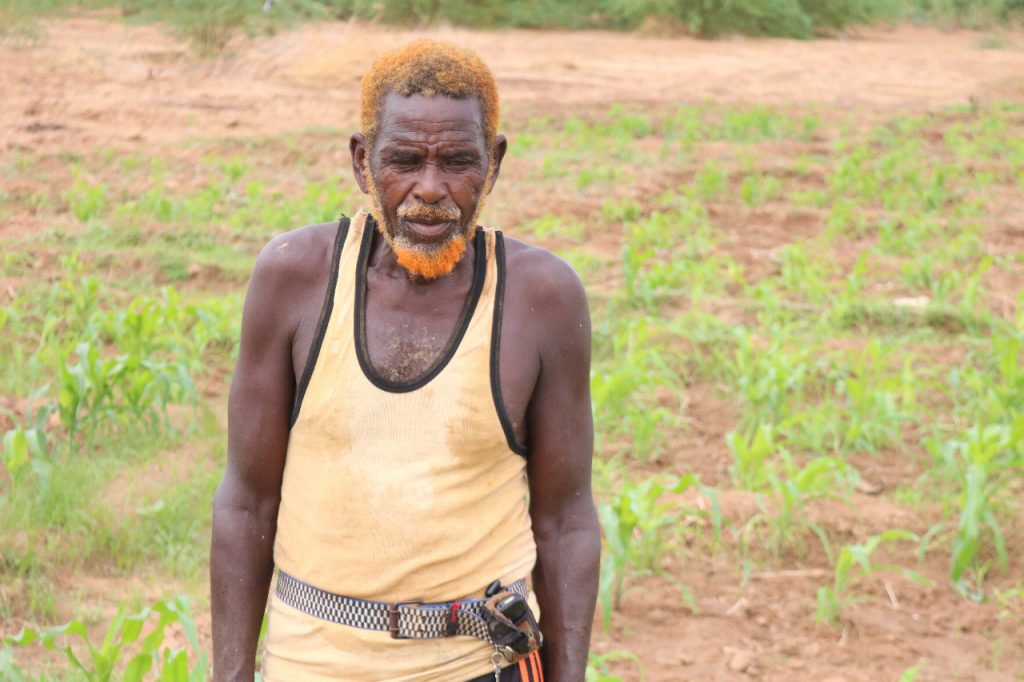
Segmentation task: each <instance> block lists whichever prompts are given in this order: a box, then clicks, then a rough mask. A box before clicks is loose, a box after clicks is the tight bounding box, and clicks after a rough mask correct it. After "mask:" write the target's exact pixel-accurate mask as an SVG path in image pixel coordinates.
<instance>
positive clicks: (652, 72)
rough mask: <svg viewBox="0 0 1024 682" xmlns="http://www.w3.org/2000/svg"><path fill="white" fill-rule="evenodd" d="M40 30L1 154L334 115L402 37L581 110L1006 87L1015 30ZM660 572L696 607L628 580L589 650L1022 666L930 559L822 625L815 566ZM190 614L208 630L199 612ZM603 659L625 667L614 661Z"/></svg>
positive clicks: (878, 522)
mask: <svg viewBox="0 0 1024 682" xmlns="http://www.w3.org/2000/svg"><path fill="white" fill-rule="evenodd" d="M44 29H45V32H44V37H43V38H42V39H41V40H39V41H37V42H35V43H25V42H22V41H14V40H11V41H8V42H7V43H6V44H4V45H0V93H2V96H0V97H2V102H3V106H2V107H0V148H2V149H3V150H4V154H7V153H11V152H12V151H14V150H18V149H32V150H36V151H58V150H61V151H80V150H89V149H97V148H100V149H108V148H109V149H118V150H126V149H128V150H130V149H139V148H145V149H147V150H149V151H151V152H153V153H156V152H157V151H158V150H163V151H167V150H173V149H174V148H175V147H176V146H177V145H180V144H181V143H182V142H183V141H184V140H186V139H188V138H191V137H196V136H202V137H228V138H230V137H239V138H251V137H254V136H260V135H264V134H273V133H281V132H286V131H294V130H300V129H304V128H309V127H314V126H326V127H343V126H347V125H351V122H353V121H355V120H356V119H357V111H358V85H359V78H360V76H361V74H362V72H363V71H364V69H365V68H366V67H367V65H368V64H369V63H370V61H371V60H372V59H373V58H374V57H375V56H376V55H378V54H380V53H382V52H384V51H386V50H388V49H390V48H392V47H394V46H396V45H398V44H400V43H402V42H404V41H407V40H409V39H410V38H413V37H419V36H423V35H431V36H436V37H439V38H444V39H449V40H454V41H457V42H459V43H463V44H465V45H467V46H469V47H471V48H473V49H475V50H477V51H478V52H479V53H480V54H481V55H482V56H483V58H484V59H485V60H486V61H487V62H488V63H489V64H490V66H491V67H492V69H493V70H494V72H495V74H496V76H497V79H498V85H499V88H500V91H501V95H502V98H503V104H504V106H505V107H506V110H507V115H508V116H509V117H510V118H513V119H515V118H516V117H526V116H529V115H531V114H534V113H537V112H547V113H551V112H563V111H564V112H570V111H571V112H577V113H586V112H589V111H594V112H597V111H602V110H604V109H605V108H606V107H607V106H608V104H609V103H611V102H627V103H639V104H645V103H649V104H651V105H652V106H660V105H665V104H670V103H673V102H701V101H705V100H711V101H715V102H722V103H736V104H751V103H767V104H777V105H785V106H794V107H803V106H810V107H815V108H817V110H818V111H819V112H821V113H822V115H823V116H825V117H826V118H827V116H828V114H829V112H833V111H842V112H848V111H855V112H856V111H863V112H864V113H865V115H867V116H872V115H875V114H880V113H882V114H884V113H887V112H892V111H896V110H900V111H920V110H928V109H934V108H938V107H942V106H946V105H951V104H963V103H969V102H987V101H995V100H1010V101H1024V48H1022V47H1020V46H1022V45H1024V39H1021V37H1020V36H1017V37H1016V38H1015V40H1013V41H1012V42H1013V45H1017V47H1013V45H1010V46H1007V47H1006V48H1004V49H980V47H979V35H978V34H974V33H966V32H964V33H942V32H938V31H935V30H925V29H910V28H901V29H898V30H886V31H871V32H863V33H860V34H857V35H853V36H849V37H846V38H843V39H833V40H819V41H815V42H800V41H787V40H757V41H754V40H739V39H737V40H723V41H719V42H703V41H697V40H692V39H687V38H673V39H664V38H653V37H644V36H637V35H619V34H610V33H598V32H584V33H562V32H539V31H514V32H512V31H509V32H495V33H483V32H474V31H469V30H463V29H451V28H445V29H437V30H431V31H417V32H415V33H413V32H408V31H399V30H390V29H386V28H382V27H378V26H373V25H367V24H363V23H335V24H320V25H311V26H306V27H302V28H299V29H296V30H294V31H290V32H284V33H281V34H279V35H276V36H273V37H269V38H261V39H257V40H246V41H243V42H240V43H239V44H238V45H236V46H235V49H234V50H233V53H232V54H231V56H228V57H224V58H221V59H219V60H216V61H205V62H203V61H197V60H195V59H193V58H191V57H190V56H189V55H188V54H187V52H186V48H185V47H184V46H183V44H182V43H180V42H179V41H177V40H176V39H174V38H173V37H171V36H170V35H169V34H168V33H166V32H163V31H161V30H160V29H159V28H158V27H153V26H142V27H138V26H126V25H123V24H121V23H119V22H117V21H114V20H112V18H110V17H104V16H102V15H99V16H97V15H90V16H83V17H79V18H72V19H64V20H60V21H54V22H48V23H46V24H45V25H44ZM168 153H171V152H168ZM3 235H4V227H3V226H2V225H0V237H2V236H3ZM750 239H751V240H752V241H753V242H756V240H757V235H750ZM688 401H689V403H688V419H689V421H690V422H691V425H692V427H693V429H692V431H691V432H690V434H689V436H688V438H689V440H688V441H687V442H686V443H685V444H682V445H681V447H680V448H679V450H678V461H675V462H673V463H671V464H672V465H673V466H674V467H676V468H680V469H682V468H689V469H692V470H696V471H700V472H702V473H704V474H706V475H707V477H708V478H709V479H711V480H714V479H715V478H716V477H721V475H722V473H723V472H724V466H725V464H724V461H725V459H724V458H725V457H726V455H727V453H726V451H725V450H724V444H723V437H724V435H725V433H726V432H727V431H728V430H729V429H730V428H732V426H733V425H734V424H735V415H734V414H732V413H731V411H730V406H729V405H728V404H724V403H722V401H720V400H718V399H717V398H715V397H714V395H713V392H712V391H710V390H707V391H705V390H702V389H701V387H696V388H694V389H693V390H692V391H691V394H690V395H689V396H688ZM221 402H222V401H221ZM872 462H873V463H872V466H874V467H876V468H877V471H876V472H874V474H873V475H874V476H875V477H877V478H879V479H882V480H885V479H886V478H888V480H889V481H890V482H891V481H892V480H893V479H894V478H904V477H906V476H907V475H908V474H907V466H908V465H907V463H906V462H905V461H902V460H901V459H900V458H899V457H885V456H883V457H881V458H877V459H874V460H872ZM910 469H911V472H912V471H913V470H914V467H913V466H912V465H910ZM722 502H723V508H724V510H725V512H726V514H727V515H730V516H735V517H737V518H740V517H742V516H743V515H744V514H749V513H750V510H752V509H753V508H754V506H753V505H754V503H753V500H752V499H750V498H749V497H746V496H745V495H744V494H742V493H731V494H728V495H723V500H722ZM816 511H817V513H819V514H820V515H821V517H822V523H823V524H824V525H826V526H827V527H828V528H829V529H831V530H836V529H838V530H840V531H842V530H844V529H849V528H852V527H853V526H856V527H857V528H858V529H861V530H863V529H865V528H867V529H869V530H871V529H875V530H882V529H884V528H887V527H892V526H893V525H899V526H901V527H905V528H909V529H911V530H914V531H917V532H923V531H924V530H927V527H926V526H925V527H919V525H920V523H921V521H920V520H919V519H916V518H914V517H913V516H910V517H908V516H907V512H906V511H905V510H904V509H903V508H900V507H896V506H894V505H892V504H891V503H890V502H888V501H887V500H886V499H884V498H882V497H877V496H872V495H868V494H858V496H857V497H856V498H855V500H854V503H853V504H852V505H851V506H838V507H829V506H824V507H822V508H820V509H818V510H816ZM876 527H877V528H876ZM667 568H668V569H669V570H670V572H671V573H672V574H674V575H676V576H679V577H680V579H681V580H682V581H683V582H685V583H686V584H687V585H688V586H689V587H690V588H691V589H692V590H693V592H694V594H695V595H696V596H697V602H698V604H699V606H700V612H699V614H697V615H692V614H691V613H690V611H689V610H688V609H687V608H686V607H685V606H684V604H683V602H682V600H681V599H680V598H679V596H678V595H679V589H680V588H679V587H678V586H676V585H673V584H671V583H670V582H666V581H665V580H661V579H649V580H645V581H642V582H641V584H640V585H639V586H636V587H634V588H633V589H631V590H630V591H628V592H627V594H626V596H625V599H624V604H623V610H622V612H621V614H619V615H617V618H616V625H615V627H614V628H613V629H612V630H611V631H610V632H607V633H605V632H601V631H600V628H597V629H596V630H595V633H596V634H595V650H596V651H598V652H608V651H631V652H633V653H635V654H637V655H638V656H639V657H640V659H641V660H642V661H643V664H644V666H643V667H644V671H645V673H646V679H648V680H666V681H668V680H672V681H676V680H742V679H748V678H752V677H756V678H759V679H766V680H828V681H831V682H841V681H850V682H852V681H853V680H883V679H888V680H893V679H896V678H897V677H899V674H900V671H902V670H904V669H906V668H909V667H911V666H913V665H915V664H916V663H917V662H918V661H921V660H924V661H926V662H927V666H926V667H925V669H924V671H923V672H922V674H921V675H920V677H918V679H919V680H926V679H927V680H932V679H934V680H945V679H959V680H1013V679H1021V677H1020V676H1021V675H1024V660H1022V657H1024V652H1022V648H1024V644H1022V642H1024V631H1022V627H1021V623H1020V621H1014V620H1013V619H1012V618H1004V617H1001V616H1000V612H999V609H998V607H997V606H994V605H992V604H987V605H976V604H973V603H971V602H968V601H965V600H963V599H961V598H959V597H956V596H955V595H953V594H952V593H951V591H950V590H949V589H948V587H947V585H948V578H946V576H945V571H946V568H945V565H944V563H942V562H941V561H938V560H937V561H935V562H934V563H933V564H929V565H925V566H924V568H923V570H922V572H923V573H925V574H926V575H928V576H930V577H932V578H934V579H935V580H936V585H937V586H936V587H921V586H917V585H913V584H911V583H909V582H907V581H904V580H902V579H899V578H887V579H882V578H880V579H879V580H878V581H876V582H871V581H867V582H864V583H863V584H862V590H863V591H865V592H868V593H871V592H873V593H874V596H873V597H872V598H870V599H868V600H865V601H864V602H863V603H861V604H858V605H856V606H854V607H853V608H851V609H850V610H849V612H848V613H844V619H845V625H844V626H843V627H841V628H839V629H833V628H828V627H819V626H815V625H814V620H813V617H812V616H813V608H814V593H815V589H816V588H817V587H818V586H819V585H822V584H825V583H826V582H827V581H828V580H829V573H828V571H827V570H826V568H827V567H826V566H823V565H818V564H814V565H793V566H787V567H785V568H784V569H779V568H778V567H775V568H774V569H772V570H760V568H759V567H758V566H754V567H753V570H752V573H751V576H750V580H749V582H748V583H747V584H746V585H745V586H744V585H743V584H742V582H741V579H740V576H739V575H738V572H737V570H736V561H735V558H734V557H721V556H720V557H718V558H716V557H713V556H709V557H708V558H707V561H706V563H705V564H703V565H699V566H695V565H693V562H692V559H691V560H689V561H688V562H687V563H686V565H683V562H682V560H674V562H673V563H671V564H670V565H669V566H668V567H667ZM1007 584H1012V581H1011V582H1009V583H1007ZM97 592H98V593H102V592H109V593H110V596H111V597H114V596H116V594H117V592H118V590H117V589H114V587H113V586H111V585H109V584H106V585H105V586H104V587H102V588H98V589H97ZM200 621H201V625H202V626H203V627H202V630H203V631H204V632H206V633H208V631H209V626H208V622H209V620H208V615H203V616H201V617H200ZM613 669H614V670H616V672H617V673H618V674H620V675H622V676H623V677H624V679H630V680H633V679H639V675H638V673H637V672H636V668H635V667H633V666H631V665H630V664H628V663H625V664H617V665H616V666H614V668H613Z"/></svg>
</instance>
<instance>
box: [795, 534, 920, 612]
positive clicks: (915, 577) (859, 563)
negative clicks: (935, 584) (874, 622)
mask: <svg viewBox="0 0 1024 682" xmlns="http://www.w3.org/2000/svg"><path fill="white" fill-rule="evenodd" d="M918 540H919V538H918V536H917V535H915V534H914V533H911V532H910V531H907V530H900V529H896V528H893V529H889V530H885V531H882V532H881V533H879V534H878V535H874V536H872V537H870V538H868V539H867V540H865V541H864V542H862V543H860V544H856V545H845V546H844V547H843V548H842V549H840V550H839V556H838V557H837V558H836V563H835V567H834V571H833V572H834V577H833V580H832V585H830V586H822V587H819V588H818V607H817V610H816V611H815V615H814V618H815V620H816V621H818V622H819V623H827V624H829V625H835V624H836V623H837V622H838V620H839V618H840V617H841V616H842V613H843V610H844V609H846V608H847V607H849V606H851V605H852V604H853V603H854V602H856V601H857V600H858V597H856V596H855V595H853V594H852V593H851V591H850V583H851V579H852V578H853V575H854V570H855V569H857V568H859V569H860V572H861V573H862V574H863V575H864V576H865V577H871V576H873V575H874V574H875V573H878V572H879V571H886V572H892V573H898V574H900V575H902V576H904V577H905V578H908V579H909V580H912V581H914V582H917V583H922V584H927V583H929V582H930V581H929V580H928V579H927V578H925V577H923V576H921V575H919V574H918V573H916V572H914V571H911V570H910V569H907V568H903V567H902V566H897V565H895V564H889V563H881V562H874V561H872V559H871V557H872V555H873V554H874V553H875V551H876V550H878V548H879V547H880V546H881V545H882V544H885V543H893V542H899V541H906V542H917V541H918Z"/></svg>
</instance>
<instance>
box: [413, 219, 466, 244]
mask: <svg viewBox="0 0 1024 682" xmlns="http://www.w3.org/2000/svg"><path fill="white" fill-rule="evenodd" d="M403 222H404V223H405V225H406V226H407V227H408V228H409V230H410V231H411V232H412V233H413V234H415V235H416V237H418V238H420V239H423V240H433V239H436V238H437V237H440V236H441V235H443V234H445V233H447V232H449V231H450V230H451V229H452V227H453V226H454V225H455V221H452V220H424V219H420V220H409V219H408V218H406V219H404V220H403Z"/></svg>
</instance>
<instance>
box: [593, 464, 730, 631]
mask: <svg viewBox="0 0 1024 682" xmlns="http://www.w3.org/2000/svg"><path fill="white" fill-rule="evenodd" d="M690 488H696V489H697V490H699V491H700V493H701V495H703V496H704V497H705V498H706V499H708V500H709V501H710V503H711V508H710V511H705V510H702V509H700V508H696V507H684V506H682V505H680V504H679V503H678V502H675V503H673V502H666V501H664V500H662V496H663V495H665V494H666V493H670V494H673V495H679V494H681V493H683V492H685V491H686V490H688V489H690ZM598 516H599V517H600V519H601V527H602V529H603V531H604V537H605V541H606V545H607V549H606V552H605V558H604V560H603V561H602V563H601V584H600V589H599V601H600V604H601V610H602V618H603V622H604V627H605V628H608V627H609V626H610V624H611V618H612V613H613V611H614V610H615V609H617V608H618V607H619V602H620V600H621V598H622V594H623V589H624V586H625V582H626V578H627V576H629V575H631V574H633V575H647V574H652V573H658V572H659V562H660V560H661V559H662V558H663V557H664V556H665V554H666V553H667V552H668V551H669V549H670V547H671V543H672V540H673V538H672V536H671V533H672V532H673V531H677V532H678V528H679V523H680V521H681V520H682V519H684V518H688V517H694V518H698V519H703V520H706V521H708V523H709V524H710V527H711V530H712V533H713V537H714V538H715V540H716V541H717V539H718V538H719V537H720V535H721V524H722V519H721V512H720V511H719V507H718V497H717V495H716V494H715V492H714V490H713V489H711V488H709V487H707V486H705V485H703V484H701V483H700V480H699V479H698V478H697V476H695V475H694V474H687V475H686V476H682V477H680V478H677V479H674V480H673V479H669V478H659V477H654V478H649V479H647V480H645V481H643V482H640V483H632V482H626V483H624V484H623V485H622V488H621V490H620V491H619V492H618V493H617V494H616V495H615V496H614V497H613V498H612V499H611V500H610V501H609V502H605V503H603V504H601V505H600V506H599V507H598ZM682 590H683V596H684V599H685V600H686V601H687V602H688V603H689V605H690V608H691V609H694V610H696V602H695V600H694V599H693V595H692V594H691V593H690V591H689V589H688V588H687V587H686V586H685V585H684V586H682Z"/></svg>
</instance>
